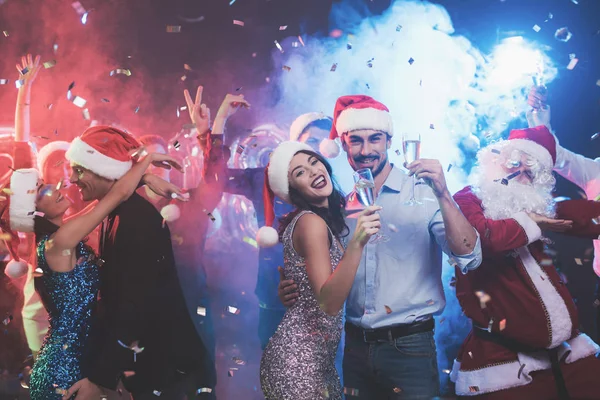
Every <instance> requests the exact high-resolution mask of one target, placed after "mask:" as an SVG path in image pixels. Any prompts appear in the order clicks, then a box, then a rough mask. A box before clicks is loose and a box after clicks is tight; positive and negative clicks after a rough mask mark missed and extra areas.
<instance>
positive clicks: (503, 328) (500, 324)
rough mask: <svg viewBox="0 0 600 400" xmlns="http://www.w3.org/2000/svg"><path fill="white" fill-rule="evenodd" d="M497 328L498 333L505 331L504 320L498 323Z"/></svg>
mask: <svg viewBox="0 0 600 400" xmlns="http://www.w3.org/2000/svg"><path fill="white" fill-rule="evenodd" d="M498 327H499V329H500V331H503V330H505V329H506V320H505V319H503V320H502V321H500V322H499V323H498Z"/></svg>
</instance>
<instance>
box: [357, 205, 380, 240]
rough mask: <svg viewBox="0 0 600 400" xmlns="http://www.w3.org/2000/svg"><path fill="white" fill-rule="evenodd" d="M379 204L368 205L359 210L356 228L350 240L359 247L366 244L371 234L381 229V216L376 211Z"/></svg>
mask: <svg viewBox="0 0 600 400" xmlns="http://www.w3.org/2000/svg"><path fill="white" fill-rule="evenodd" d="M379 210H381V207H380V206H369V207H367V208H365V209H364V210H362V211H361V213H360V214H359V215H358V221H357V222H356V230H355V231H354V236H353V237H352V239H351V241H354V242H355V243H357V244H358V245H360V246H361V247H364V246H366V244H367V243H369V240H370V239H371V237H372V236H373V235H376V234H377V232H379V229H381V217H380V216H379V213H378V211H379Z"/></svg>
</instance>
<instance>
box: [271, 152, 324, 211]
mask: <svg viewBox="0 0 600 400" xmlns="http://www.w3.org/2000/svg"><path fill="white" fill-rule="evenodd" d="M301 150H307V151H311V152H314V150H313V148H312V147H310V146H309V145H307V144H305V143H300V142H292V141H287V142H281V143H280V144H279V146H277V148H276V149H275V150H274V151H273V153H272V154H271V161H269V171H268V175H269V187H270V188H271V190H272V191H273V193H275V196H277V197H279V198H280V199H282V200H283V201H285V202H286V203H289V202H290V183H289V180H288V169H289V166H290V162H291V161H292V158H294V156H295V155H296V153H298V152H299V151H301Z"/></svg>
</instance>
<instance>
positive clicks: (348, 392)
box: [344, 387, 359, 397]
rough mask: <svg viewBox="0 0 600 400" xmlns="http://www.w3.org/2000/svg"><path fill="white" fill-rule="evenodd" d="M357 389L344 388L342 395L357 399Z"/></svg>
mask: <svg viewBox="0 0 600 400" xmlns="http://www.w3.org/2000/svg"><path fill="white" fill-rule="evenodd" d="M358 393H359V392H358V389H354V388H347V387H344V394H345V395H348V396H356V397H358Z"/></svg>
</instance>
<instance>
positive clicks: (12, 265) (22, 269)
mask: <svg viewBox="0 0 600 400" xmlns="http://www.w3.org/2000/svg"><path fill="white" fill-rule="evenodd" d="M28 271H29V267H28V266H27V263H26V262H25V261H23V260H19V261H15V260H10V261H9V262H8V264H6V268H5V269H4V274H5V275H6V276H8V277H9V278H10V279H19V278H20V277H22V276H25V275H27V272H28Z"/></svg>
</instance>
